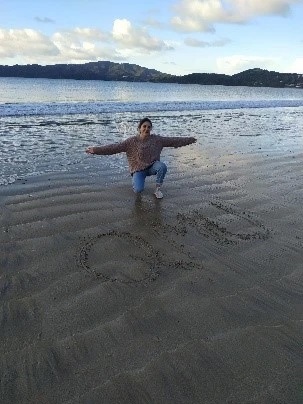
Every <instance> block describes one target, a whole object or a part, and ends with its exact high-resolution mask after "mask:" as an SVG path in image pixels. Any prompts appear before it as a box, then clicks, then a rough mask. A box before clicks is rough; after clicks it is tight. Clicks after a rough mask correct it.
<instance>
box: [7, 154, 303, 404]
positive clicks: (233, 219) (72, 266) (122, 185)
mask: <svg viewBox="0 0 303 404" xmlns="http://www.w3.org/2000/svg"><path fill="white" fill-rule="evenodd" d="M302 157H303V155H302V152H300V151H299V150H298V151H297V152H296V153H288V154H287V153H281V154H279V153H278V152H277V153H276V154H271V155H266V154H265V153H260V154H258V153H255V154H253V153H251V154H250V155H249V154H243V155H241V154H238V155H236V156H233V158H229V157H228V156H225V157H224V156H221V157H220V158H218V159H216V161H210V160H209V161H208V162H207V164H206V163H205V164H202V165H201V166H198V165H195V164H194V165H193V167H192V170H183V169H182V166H180V167H179V168H178V169H177V170H174V171H173V172H170V173H169V175H168V177H167V181H166V183H165V188H164V190H163V192H164V193H165V198H164V199H163V200H160V201H159V200H156V199H155V198H154V196H153V194H152V191H153V185H152V180H151V179H148V180H147V186H146V190H145V192H144V194H143V195H142V198H136V197H135V195H134V194H133V192H132V190H131V187H130V179H129V177H128V175H127V173H125V174H117V173H115V172H114V171H113V170H110V169H108V170H103V171H102V176H101V175H97V174H96V175H94V176H89V175H88V174H87V173H82V174H79V173H77V174H73V173H66V174H64V173H61V174H53V175H45V176H38V177H33V178H27V179H19V180H18V181H17V182H16V183H15V184H13V185H10V186H6V187H2V189H1V192H0V194H1V199H0V209H1V210H0V212H1V222H0V241H1V256H0V267H1V272H0V296H1V309H0V321H1V331H0V341H1V344H0V349H1V355H0V364H1V365H0V379H1V390H0V402H1V404H5V403H11V404H17V403H37V404H47V403H62V404H63V403H65V404H76V403H83V404H84V403H90V404H95V403H105V404H107V403H109V404H111V403H129V404H136V403H138V404H142V403H156V404H159V403H172V404H177V403H182V404H183V403H201V404H204V403H205V404H206V403H207V404H208V403H235V404H244V403H262V404H271V403H281V404H282V403H285V404H292V403H298V404H299V403H302V402H303V350H302V342H303V338H302V336H303V333H302V331H303V323H302V318H303V316H302V313H303V310H302V307H303V305H302V301H303V300H302V292H303V277H302V266H303V260H302V258H303V252H302V246H303V215H302V203H303V186H302ZM189 164H191V162H189Z"/></svg>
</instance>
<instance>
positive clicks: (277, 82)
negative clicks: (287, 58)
mask: <svg viewBox="0 0 303 404" xmlns="http://www.w3.org/2000/svg"><path fill="white" fill-rule="evenodd" d="M0 77H23V78H47V79H74V80H104V81H132V82H154V83H179V84H202V85H224V86H249V87H295V88H303V74H297V73H278V72H274V71H268V70H264V69H259V68H255V69H249V70H245V71H243V72H241V73H237V74H234V75H231V76H230V75H227V74H217V73H191V74H187V75H184V76H176V75H172V74H167V73H161V72H159V71H157V70H155V69H147V68H145V67H141V66H138V65H135V64H130V63H114V62H109V61H99V62H89V63H84V64H55V65H46V66H42V65H38V64H31V65H14V66H4V65H2V66H0Z"/></svg>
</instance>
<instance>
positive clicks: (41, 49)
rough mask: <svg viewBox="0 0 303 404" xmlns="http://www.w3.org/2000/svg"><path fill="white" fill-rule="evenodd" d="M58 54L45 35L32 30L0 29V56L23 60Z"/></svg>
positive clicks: (57, 50)
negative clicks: (22, 58) (19, 57)
mask: <svg viewBox="0 0 303 404" xmlns="http://www.w3.org/2000/svg"><path fill="white" fill-rule="evenodd" d="M59 53H60V51H59V49H58V48H57V47H56V45H55V44H54V43H53V42H52V41H51V40H50V39H49V38H48V37H47V36H45V35H43V34H41V33H40V32H37V31H35V30H33V29H28V28H25V29H8V30H7V29H0V56H1V57H2V58H14V57H16V56H23V57H24V58H25V59H28V60H30V59H32V58H35V57H40V56H41V55H43V56H46V57H49V56H56V55H58V54H59Z"/></svg>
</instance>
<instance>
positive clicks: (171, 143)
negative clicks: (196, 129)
mask: <svg viewBox="0 0 303 404" xmlns="http://www.w3.org/2000/svg"><path fill="white" fill-rule="evenodd" d="M161 140H162V145H163V147H182V146H187V145H189V144H192V143H196V141H197V139H196V138H195V137H164V136H161Z"/></svg>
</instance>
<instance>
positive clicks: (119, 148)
mask: <svg viewBox="0 0 303 404" xmlns="http://www.w3.org/2000/svg"><path fill="white" fill-rule="evenodd" d="M125 151H126V145H125V142H121V143H113V144H109V145H107V146H90V147H88V148H87V149H86V150H85V152H86V153H88V154H102V155H109V154H117V153H122V152H125Z"/></svg>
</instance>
